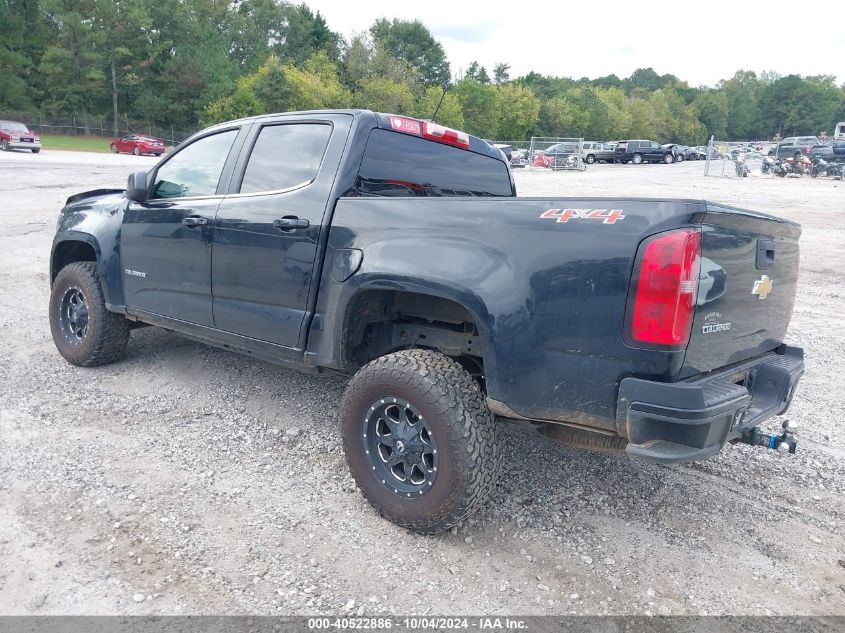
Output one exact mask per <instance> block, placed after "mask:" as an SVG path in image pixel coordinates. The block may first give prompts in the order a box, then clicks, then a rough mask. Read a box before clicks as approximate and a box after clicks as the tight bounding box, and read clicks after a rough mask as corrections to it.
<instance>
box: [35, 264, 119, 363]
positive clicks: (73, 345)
mask: <svg viewBox="0 0 845 633" xmlns="http://www.w3.org/2000/svg"><path fill="white" fill-rule="evenodd" d="M96 266H97V264H96V263H94V262H76V263H73V264H68V265H67V266H65V267H64V268H62V270H61V271H59V274H58V275H56V280H55V281H54V282H53V287H52V290H51V292H50V331H51V333H52V334H53V341H54V342H55V344H56V348H58V350H59V353H60V354H61V355H62V356H63V357H64V358H65V360H66V361H68V362H69V363H71V364H72V365H80V366H83V367H93V366H95V365H105V364H108V363H113V362H115V361H117V360H120V359H121V358H122V357H123V355H124V354H125V352H126V344H127V343H128V341H129V321H127V320H126V318H125V317H124V316H123V315H120V314H115V313H113V312H109V311H108V310H107V309H106V302H105V299H104V298H103V289H102V287H101V286H100V280H99V278H98V277H97V268H96Z"/></svg>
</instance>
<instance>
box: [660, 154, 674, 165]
mask: <svg viewBox="0 0 845 633" xmlns="http://www.w3.org/2000/svg"><path fill="white" fill-rule="evenodd" d="M663 162H664V163H666V164H667V165H671V164H672V163H674V162H675V159H674V158H672V154H664V155H663Z"/></svg>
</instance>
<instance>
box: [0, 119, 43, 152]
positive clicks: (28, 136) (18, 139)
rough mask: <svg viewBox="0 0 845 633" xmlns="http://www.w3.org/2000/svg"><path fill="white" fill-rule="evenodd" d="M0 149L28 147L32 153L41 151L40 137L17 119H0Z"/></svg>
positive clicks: (8, 149) (6, 150)
mask: <svg viewBox="0 0 845 633" xmlns="http://www.w3.org/2000/svg"><path fill="white" fill-rule="evenodd" d="M0 149H2V150H3V151H4V152H8V151H10V150H13V149H28V150H29V151H31V152H32V153H33V154H37V153H38V152H40V151H41V138H40V137H39V136H38V135H37V134H36V133H35V132H30V131H29V128H28V127H26V126H25V125H24V124H23V123H18V122H17V121H0Z"/></svg>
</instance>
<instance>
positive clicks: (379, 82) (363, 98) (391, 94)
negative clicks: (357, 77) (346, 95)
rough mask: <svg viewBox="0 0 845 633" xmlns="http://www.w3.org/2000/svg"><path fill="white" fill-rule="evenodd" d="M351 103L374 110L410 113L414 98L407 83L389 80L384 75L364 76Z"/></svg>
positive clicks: (412, 108)
mask: <svg viewBox="0 0 845 633" xmlns="http://www.w3.org/2000/svg"><path fill="white" fill-rule="evenodd" d="M353 104H354V105H355V106H356V107H359V108H365V109H368V110H375V111H376V112H390V113H394V114H411V113H412V112H413V111H414V109H415V105H416V100H415V99H414V91H413V89H412V87H411V86H410V84H408V83H405V82H395V81H391V80H390V79H387V78H385V77H366V78H365V79H363V80H362V81H361V87H360V90H358V92H356V93H355V94H354V96H353Z"/></svg>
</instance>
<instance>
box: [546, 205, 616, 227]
mask: <svg viewBox="0 0 845 633" xmlns="http://www.w3.org/2000/svg"><path fill="white" fill-rule="evenodd" d="M540 217H541V218H546V219H556V220H557V221H558V222H563V223H566V222H569V221H570V220H601V221H602V224H615V223H616V222H617V221H620V222H621V221H622V220H624V219H625V216H624V215H622V209H549V210H548V211H544V212H543V214H542V215H541V216H540Z"/></svg>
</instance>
